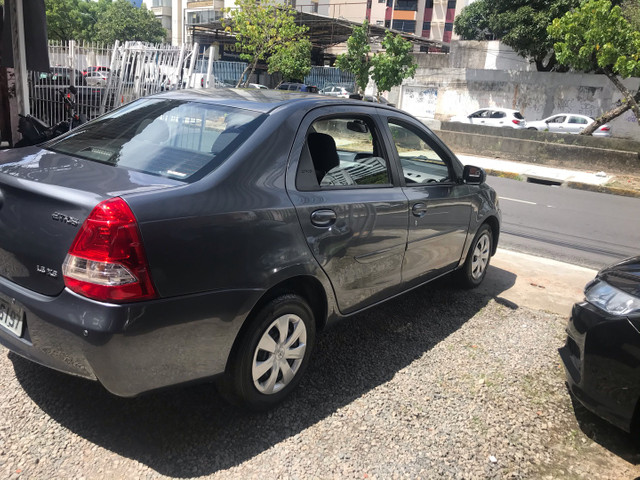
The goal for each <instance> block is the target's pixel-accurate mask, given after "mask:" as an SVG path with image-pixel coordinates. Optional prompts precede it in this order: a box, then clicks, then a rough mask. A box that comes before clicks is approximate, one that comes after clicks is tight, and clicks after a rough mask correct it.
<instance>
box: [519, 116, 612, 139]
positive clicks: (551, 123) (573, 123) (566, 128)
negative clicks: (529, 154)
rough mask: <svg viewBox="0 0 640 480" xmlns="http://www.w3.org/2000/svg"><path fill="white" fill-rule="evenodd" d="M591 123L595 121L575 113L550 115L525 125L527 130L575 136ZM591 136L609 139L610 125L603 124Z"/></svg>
mask: <svg viewBox="0 0 640 480" xmlns="http://www.w3.org/2000/svg"><path fill="white" fill-rule="evenodd" d="M593 122H595V120H594V119H593V118H591V117H587V116H586V115H579V114H577V113H557V114H556V115H551V116H550V117H548V118H545V119H543V120H536V121H534V122H529V123H527V128H528V129H529V130H540V131H542V132H553V133H573V134H574V135H577V134H579V133H580V132H582V130H584V129H585V128H587V127H588V126H589V125H591V124H592V123H593ZM593 136H594V137H610V136H611V125H609V124H607V123H605V124H604V125H602V126H601V127H600V128H598V129H597V130H596V131H595V132H593Z"/></svg>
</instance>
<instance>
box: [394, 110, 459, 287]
mask: <svg viewBox="0 0 640 480" xmlns="http://www.w3.org/2000/svg"><path fill="white" fill-rule="evenodd" d="M387 125H388V128H389V139H390V141H391V142H392V144H393V147H394V148H393V149H394V156H395V160H396V162H397V165H398V166H399V168H400V171H401V176H402V181H403V183H404V188H403V190H404V192H405V195H406V196H407V199H408V200H409V238H408V243H407V252H406V253H405V258H404V263H403V268H402V276H403V281H404V282H405V284H409V285H413V284H418V283H422V282H424V281H426V280H429V279H431V278H434V277H437V276H439V275H441V274H443V273H445V272H448V271H450V270H453V269H455V268H456V267H457V266H458V264H459V262H460V260H461V258H462V253H463V248H464V244H465V241H466V239H467V235H468V229H469V223H470V220H471V192H470V190H469V187H468V186H467V185H465V184H463V183H462V182H461V181H460V180H459V179H460V178H461V176H462V165H461V164H460V162H459V161H458V160H457V159H456V158H455V157H454V156H453V154H452V153H451V152H450V151H449V149H448V148H446V147H445V146H444V144H443V143H442V142H441V141H440V140H439V139H438V138H437V137H436V136H435V135H434V134H433V133H432V132H430V131H429V130H427V129H426V128H424V127H423V126H422V125H421V124H419V123H418V122H417V121H415V120H414V119H412V118H410V117H405V116H400V115H399V114H395V115H389V116H388V118H387Z"/></svg>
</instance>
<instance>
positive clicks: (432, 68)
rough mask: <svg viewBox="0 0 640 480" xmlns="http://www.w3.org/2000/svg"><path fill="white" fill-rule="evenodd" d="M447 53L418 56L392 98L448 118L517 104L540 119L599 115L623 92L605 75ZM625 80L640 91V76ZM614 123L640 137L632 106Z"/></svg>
mask: <svg viewBox="0 0 640 480" xmlns="http://www.w3.org/2000/svg"><path fill="white" fill-rule="evenodd" d="M475 43H481V42H475ZM482 43H492V42H482ZM466 52H467V53H468V52H469V50H468V49H467V50H466ZM467 53H465V55H466V54H467ZM461 55H462V54H461ZM420 57H422V58H420ZM429 57H432V58H429ZM448 57H449V55H420V56H418V57H417V58H418V59H419V68H418V70H417V72H416V75H415V77H414V78H413V79H408V80H406V81H405V82H404V84H403V85H402V86H401V87H397V88H395V89H394V90H393V91H392V92H391V93H390V95H389V100H390V101H392V102H394V103H396V105H398V107H399V108H402V109H403V110H406V111H408V112H410V113H412V114H413V115H415V116H417V117H419V118H421V119H423V120H428V119H435V120H449V119H450V118H451V117H453V116H454V115H460V114H469V113H472V112H473V111H475V110H477V109H478V108H482V107H504V108H515V109H518V110H520V111H521V112H522V114H523V115H524V117H525V119H527V120H540V119H542V118H546V117H548V116H550V115H552V114H555V113H562V112H567V113H581V114H584V115H589V116H591V117H597V116H599V115H601V114H602V113H603V112H605V111H607V110H609V109H610V108H612V107H613V106H614V105H615V103H616V102H617V101H619V100H620V98H621V94H620V93H619V92H618V90H617V89H616V88H615V87H614V86H613V84H612V83H611V82H610V81H609V80H608V79H607V78H606V77H605V76H604V75H592V74H576V73H548V72H537V71H523V70H516V71H514V70H506V71H505V70H487V69H484V68H483V69H477V68H453V67H445V66H444V65H445V64H451V63H456V64H462V63H465V62H468V63H469V62H470V63H473V61H474V60H473V58H467V60H464V59H463V58H462V57H458V60H455V58H448ZM487 58H488V57H487V56H485V57H482V56H481V58H479V60H478V62H480V61H483V60H484V61H485V62H486V60H487ZM498 63H500V62H496V64H498ZM436 65H437V66H436ZM624 83H625V85H626V86H627V87H628V88H629V89H630V90H632V91H637V90H638V87H639V86H640V79H638V78H631V79H627V80H625V81H624ZM611 125H612V127H613V133H614V136H616V137H621V138H638V137H640V127H639V126H638V124H637V122H636V120H635V116H634V115H633V113H632V112H631V111H629V112H627V113H626V114H625V115H623V116H621V117H619V118H617V119H615V120H614V121H613V122H612V123H611Z"/></svg>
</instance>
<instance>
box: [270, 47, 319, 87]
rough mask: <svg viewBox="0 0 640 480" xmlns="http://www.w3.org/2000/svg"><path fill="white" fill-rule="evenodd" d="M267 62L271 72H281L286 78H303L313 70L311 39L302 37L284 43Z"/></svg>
mask: <svg viewBox="0 0 640 480" xmlns="http://www.w3.org/2000/svg"><path fill="white" fill-rule="evenodd" d="M267 63H268V65H269V69H268V71H269V73H275V72H280V73H281V74H282V78H283V79H284V80H302V79H303V78H304V77H306V76H307V75H309V72H311V41H310V40H309V39H308V38H307V37H302V38H301V39H300V40H298V41H297V42H291V43H288V44H285V45H282V46H281V47H280V48H278V49H277V50H276V52H275V53H274V54H273V55H271V56H270V57H269V59H268V60H267Z"/></svg>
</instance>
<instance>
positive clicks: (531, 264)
mask: <svg viewBox="0 0 640 480" xmlns="http://www.w3.org/2000/svg"><path fill="white" fill-rule="evenodd" d="M596 273H597V271H596V270H592V269H589V268H584V267H580V266H577V265H571V264H569V263H564V262H559V261H557V260H552V259H550V258H543V257H537V256H535V255H529V254H526V253H519V252H514V251H511V250H505V249H503V248H498V251H497V252H496V255H495V256H494V257H493V258H492V259H491V263H490V266H489V270H488V271H487V276H486V278H485V279H484V281H483V282H482V284H481V285H480V286H479V287H478V288H476V289H475V290H474V291H475V292H478V293H482V294H486V295H491V296H492V297H494V298H496V299H498V301H500V302H501V303H502V304H504V305H507V306H510V307H511V308H517V307H528V308H532V309H534V310H544V311H547V312H552V313H555V314H558V315H562V316H563V317H565V318H568V317H569V315H570V314H571V307H572V306H573V304H574V303H576V302H579V301H582V300H583V299H584V293H583V292H584V286H585V285H586V284H587V282H589V281H591V280H593V278H594V277H595V275H596Z"/></svg>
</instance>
